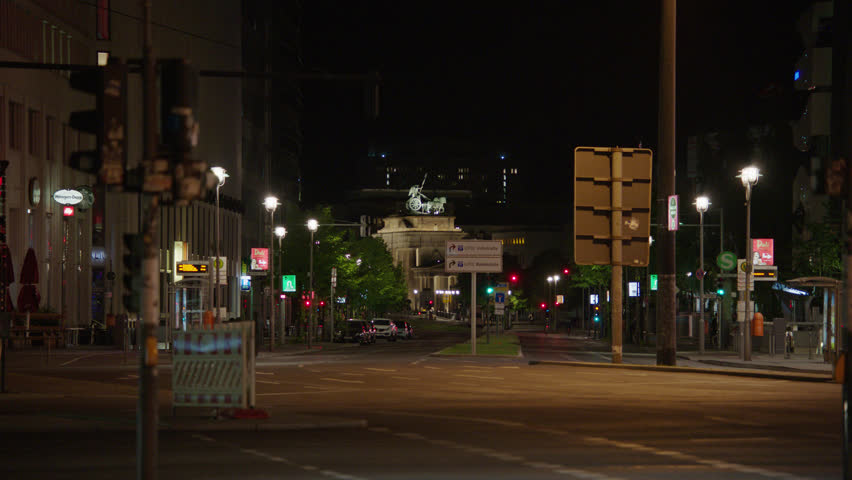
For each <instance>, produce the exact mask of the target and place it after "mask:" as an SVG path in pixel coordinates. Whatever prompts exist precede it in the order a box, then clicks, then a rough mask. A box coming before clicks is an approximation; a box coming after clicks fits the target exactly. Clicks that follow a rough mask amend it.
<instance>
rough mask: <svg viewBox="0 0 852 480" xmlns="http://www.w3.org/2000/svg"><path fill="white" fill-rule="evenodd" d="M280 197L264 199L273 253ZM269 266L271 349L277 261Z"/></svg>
mask: <svg viewBox="0 0 852 480" xmlns="http://www.w3.org/2000/svg"><path fill="white" fill-rule="evenodd" d="M278 205H280V203H278V197H273V196H271V195H270V196H268V197H266V198H264V199H263V206H264V207H266V211H267V212H269V253H270V255H271V254H272V235H273V234H274V233H275V232H274V231H273V228H272V226H273V225H274V224H275V209H277V208H278ZM267 265H268V266H269V351H270V352H271V351H273V349H274V348H275V299H274V296H275V284H274V282H275V263H274V262H273V261H272V258H270V259H268V262H267Z"/></svg>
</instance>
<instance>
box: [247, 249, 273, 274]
mask: <svg viewBox="0 0 852 480" xmlns="http://www.w3.org/2000/svg"><path fill="white" fill-rule="evenodd" d="M249 269H250V270H251V271H253V272H265V271H268V270H269V249H268V248H252V249H251V267H250V268H249Z"/></svg>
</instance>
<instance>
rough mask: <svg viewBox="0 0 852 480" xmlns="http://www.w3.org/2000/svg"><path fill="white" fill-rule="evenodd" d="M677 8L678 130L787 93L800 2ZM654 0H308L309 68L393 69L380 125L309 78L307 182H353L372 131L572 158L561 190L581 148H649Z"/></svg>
mask: <svg viewBox="0 0 852 480" xmlns="http://www.w3.org/2000/svg"><path fill="white" fill-rule="evenodd" d="M502 3H505V4H504V5H502V6H500V5H499V4H502ZM679 3H680V5H679V12H678V51H677V54H678V122H679V124H678V135H679V137H682V136H684V135H686V134H687V133H693V132H694V131H695V130H696V129H705V128H713V127H716V128H718V127H720V126H721V127H724V126H725V125H726V124H730V123H731V122H733V121H746V120H750V119H752V118H758V117H759V116H760V115H761V113H760V112H759V111H758V110H756V109H755V108H754V103H755V99H756V97H757V93H758V92H760V91H761V90H762V89H764V88H765V87H766V86H768V85H769V84H772V83H775V84H777V85H778V86H780V87H781V88H782V89H786V90H788V91H789V90H790V88H791V86H792V66H793V63H794V62H795V59H796V57H797V56H798V54H799V53H800V50H801V47H800V45H799V37H798V34H797V33H796V31H795V26H796V18H797V16H798V15H799V13H800V12H801V11H802V9H803V8H804V6H805V2H789V1H768V0H766V1H764V0H749V1H745V2H743V1H729V0H693V1H681V2H679ZM659 4H660V2H659V1H639V0H635V1H620V2H617V1H595V2H574V1H567V0H537V1H534V2H474V1H458V0H456V1H451V2H443V1H429V2H424V1H413V0H411V1H408V0H407V1H369V0H361V1H357V2H350V1H338V2H331V1H321V0H311V1H308V2H304V8H305V11H304V23H303V38H302V39H303V53H304V63H305V67H306V68H307V69H317V70H322V71H329V72H350V73H356V72H365V71H368V70H370V69H378V70H379V71H380V72H381V74H382V76H383V79H384V87H383V91H382V115H381V118H380V120H379V121H377V122H374V123H371V122H367V121H365V119H364V117H363V114H362V99H361V90H360V88H359V87H355V86H351V87H346V86H345V85H344V84H328V83H323V84H311V85H308V86H306V87H305V90H304V92H305V111H304V115H305V116H304V123H303V130H304V134H305V154H304V160H305V165H306V168H305V169H304V172H303V173H304V178H305V184H306V188H307V189H308V190H309V191H313V192H316V195H318V196H319V197H322V196H324V195H325V193H323V192H321V191H320V189H319V185H329V184H332V185H333V184H335V182H337V185H340V186H345V184H346V178H350V176H351V175H352V173H353V170H354V169H357V168H358V164H357V160H358V159H360V158H363V155H364V154H365V148H366V145H367V141H368V137H375V138H389V139H394V138H419V139H429V138H432V137H435V136H453V137H457V138H462V139H470V140H475V141H478V142H481V143H484V144H493V145H494V147H495V148H504V149H507V150H509V151H511V152H512V155H513V157H514V158H515V159H516V160H518V161H519V162H522V164H523V165H524V166H525V167H528V168H542V169H544V168H557V169H560V168H564V169H565V170H564V171H561V170H560V171H558V172H559V174H560V175H556V176H550V178H549V179H548V181H550V182H551V184H552V185H558V183H559V182H560V181H570V178H571V177H570V174H571V172H570V162H569V161H570V158H571V156H572V150H573V148H574V147H575V146H577V145H606V146H615V145H619V146H636V145H637V144H638V142H640V141H641V142H642V143H643V146H646V147H652V148H654V147H655V145H656V141H657V93H658V92H657V89H658V87H657V76H658V73H657V72H658V52H659V47H658V45H659V33H658V30H659V29H658V26H659ZM495 5H496V6H495ZM758 119H759V118H758ZM335 172H336V173H335ZM309 196H312V195H310V194H309Z"/></svg>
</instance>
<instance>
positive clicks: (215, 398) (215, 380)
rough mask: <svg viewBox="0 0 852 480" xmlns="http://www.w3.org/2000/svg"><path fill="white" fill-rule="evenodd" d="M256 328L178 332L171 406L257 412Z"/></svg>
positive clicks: (223, 326) (227, 325)
mask: <svg viewBox="0 0 852 480" xmlns="http://www.w3.org/2000/svg"><path fill="white" fill-rule="evenodd" d="M254 375H255V373H254V324H253V323H252V322H230V323H223V324H218V325H216V326H215V327H213V328H212V329H210V328H204V327H198V328H192V329H189V330H185V331H182V332H176V333H175V335H174V343H173V369H172V406H173V407H180V406H191V407H218V408H226V407H239V408H247V407H251V408H254V396H255V382H254Z"/></svg>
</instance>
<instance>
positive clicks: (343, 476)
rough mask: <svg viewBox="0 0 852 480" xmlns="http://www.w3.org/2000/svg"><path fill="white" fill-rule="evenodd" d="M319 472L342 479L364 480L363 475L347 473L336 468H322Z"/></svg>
mask: <svg viewBox="0 0 852 480" xmlns="http://www.w3.org/2000/svg"><path fill="white" fill-rule="evenodd" d="M319 473H321V474H323V475H325V476H327V477H331V478H338V479H340V480H364V479H363V478H361V477H356V476H354V475H346V474H345V473H340V472H335V471H334V470H320V472H319Z"/></svg>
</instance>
